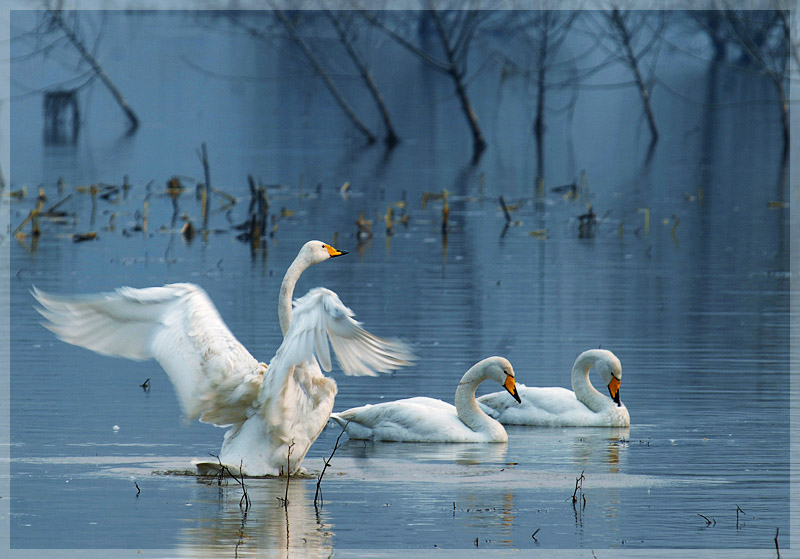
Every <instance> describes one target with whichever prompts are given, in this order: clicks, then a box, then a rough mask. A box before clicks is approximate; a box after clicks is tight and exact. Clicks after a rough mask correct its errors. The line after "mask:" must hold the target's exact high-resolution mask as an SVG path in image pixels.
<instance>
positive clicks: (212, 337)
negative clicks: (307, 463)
mask: <svg viewBox="0 0 800 559" xmlns="http://www.w3.org/2000/svg"><path fill="white" fill-rule="evenodd" d="M342 254H347V253H346V252H344V251H339V250H337V249H335V248H334V247H332V246H331V245H328V244H325V243H323V242H321V241H309V242H307V243H306V244H305V245H303V247H302V248H301V249H300V252H299V253H298V255H297V257H296V258H295V260H294V262H292V264H291V265H290V266H289V269H288V270H287V271H286V275H285V276H284V278H283V282H282V284H281V288H280V295H279V300H278V316H279V320H280V326H281V330H282V331H283V335H284V338H283V343H281V345H280V347H279V348H278V350H277V351H276V353H275V355H274V356H273V358H272V360H271V361H270V363H269V365H266V364H264V363H259V362H258V361H257V360H256V359H255V358H254V357H253V356H252V355H251V354H250V353H249V352H248V351H247V350H246V349H245V347H244V346H243V345H242V344H241V343H239V341H238V340H237V339H236V338H235V337H234V335H233V334H232V333H231V331H230V330H229V329H228V327H227V326H226V325H225V323H224V322H223V320H222V318H221V317H220V315H219V313H218V312H217V309H216V308H215V307H214V304H213V303H212V302H211V299H210V298H209V297H208V295H207V294H206V293H205V291H203V289H202V288H200V287H199V286H197V285H194V284H190V283H176V284H169V285H165V286H163V287H149V288H145V289H134V288H131V287H120V288H118V289H116V290H115V291H113V292H108V293H99V294H90V295H78V296H72V297H64V296H57V295H51V294H48V293H45V292H43V291H40V290H39V289H36V288H35V287H34V288H33V295H34V297H35V298H36V300H37V301H38V302H39V304H40V305H41V308H37V310H38V311H39V312H40V313H41V314H42V315H43V316H44V317H45V318H46V319H47V321H48V322H46V323H44V325H45V326H46V327H47V328H49V329H50V330H51V331H53V332H54V333H55V334H56V335H57V336H58V337H59V338H60V339H61V340H63V341H65V342H67V343H70V344H73V345H77V346H81V347H85V348H87V349H90V350H92V351H95V352H97V353H100V354H103V355H112V356H118V357H126V358H129V359H136V360H144V359H151V358H152V359H155V360H156V361H158V363H159V364H160V365H161V366H162V367H163V369H164V370H165V371H166V373H167V375H168V376H169V378H170V380H171V381H172V384H173V385H174V387H175V391H176V393H177V396H178V400H179V401H180V404H181V408H182V409H183V412H184V414H185V416H186V417H187V418H188V419H199V420H200V421H203V422H206V423H213V424H215V425H218V426H221V427H229V430H228V431H227V432H226V433H225V439H224V441H223V444H222V449H221V450H220V453H219V462H216V461H215V462H211V461H202V462H196V465H197V468H198V471H201V472H204V471H209V470H213V469H214V467H215V466H217V467H218V466H219V464H220V463H221V464H224V465H225V466H226V467H228V468H229V469H231V470H232V471H234V472H241V473H243V474H246V475H250V476H264V475H281V474H285V473H287V471H288V473H289V474H294V473H297V472H299V471H301V470H302V467H301V465H300V464H301V462H302V460H303V458H304V457H305V455H306V452H308V449H309V447H310V446H311V444H312V443H313V442H314V441H315V440H316V438H317V437H318V436H319V434H320V433H321V432H322V429H323V428H324V427H325V424H326V423H327V421H328V418H329V416H330V413H331V410H332V409H333V402H334V398H335V396H336V391H337V388H336V382H335V381H334V380H333V379H331V378H329V377H326V376H325V375H324V374H323V373H322V370H325V371H326V372H329V371H330V370H331V369H332V366H331V353H330V348H329V342H330V347H333V351H334V353H335V355H336V358H337V360H338V362H339V365H340V366H341V368H342V370H343V371H344V372H345V373H346V374H349V375H370V376H374V375H376V374H377V373H379V372H388V371H391V370H395V369H398V368H400V367H403V366H406V365H409V364H411V362H412V361H413V359H414V356H413V354H412V352H411V351H410V349H409V348H408V346H406V345H405V344H404V343H402V342H400V341H398V340H387V339H383V338H379V337H377V336H374V335H372V334H370V333H369V332H367V331H366V330H364V329H363V328H361V326H360V323H358V322H356V321H355V320H354V319H353V312H352V311H351V310H350V309H348V308H347V307H346V306H344V304H342V302H341V300H340V299H339V297H338V296H337V295H336V293H334V292H333V291H330V290H329V289H325V288H321V287H317V288H314V289H311V290H310V291H309V292H308V293H307V294H306V295H305V296H303V297H301V298H300V299H297V300H296V301H294V309H293V308H292V307H293V305H292V296H293V293H294V287H295V285H296V283H297V280H298V279H299V277H300V275H301V274H302V273H303V271H304V270H306V269H307V268H308V267H309V266H312V265H314V264H318V263H320V262H324V261H325V260H328V259H330V258H333V257H336V256H340V255H342Z"/></svg>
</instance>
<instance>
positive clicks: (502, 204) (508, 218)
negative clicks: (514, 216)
mask: <svg viewBox="0 0 800 559" xmlns="http://www.w3.org/2000/svg"><path fill="white" fill-rule="evenodd" d="M500 207H501V208H503V213H504V214H506V223H511V214H510V213H508V207H507V206H506V201H505V200H503V197H502V196H500Z"/></svg>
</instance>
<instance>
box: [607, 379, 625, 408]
mask: <svg viewBox="0 0 800 559" xmlns="http://www.w3.org/2000/svg"><path fill="white" fill-rule="evenodd" d="M619 384H620V382H619V379H618V378H617V377H611V382H609V383H608V393H609V394H611V399H612V400H614V403H615V404H617V405H618V406H621V405H622V403H621V402H620V401H619Z"/></svg>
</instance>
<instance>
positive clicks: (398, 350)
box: [279, 287, 415, 376]
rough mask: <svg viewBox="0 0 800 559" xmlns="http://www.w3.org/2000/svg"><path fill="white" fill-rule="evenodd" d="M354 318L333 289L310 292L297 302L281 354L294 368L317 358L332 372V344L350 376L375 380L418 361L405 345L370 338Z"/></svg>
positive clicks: (312, 290) (343, 367)
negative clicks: (381, 375) (377, 376)
mask: <svg viewBox="0 0 800 559" xmlns="http://www.w3.org/2000/svg"><path fill="white" fill-rule="evenodd" d="M353 316H354V315H353V311H351V310H350V309H348V308H347V307H345V306H344V304H343V303H342V301H341V300H340V299H339V297H338V296H337V295H336V293H334V292H333V291H331V290H330V289H325V288H324V287H316V288H314V289H311V290H310V291H309V292H308V293H307V294H306V295H305V296H303V297H301V298H300V299H297V300H296V301H295V302H294V312H293V314H292V323H291V326H290V327H289V331H288V332H287V333H286V336H285V338H284V340H283V344H281V349H280V350H279V351H283V352H284V354H285V356H284V358H285V359H287V360H288V361H289V362H290V363H291V364H297V363H303V362H305V361H308V360H310V359H312V358H313V356H314V355H316V356H317V358H318V359H319V363H320V365H321V366H322V368H323V369H324V370H325V371H330V370H331V353H330V349H329V346H328V340H330V346H331V347H333V351H334V353H335V354H336V358H337V360H338V361H339V365H340V366H341V368H342V370H343V371H344V372H345V373H346V374H348V375H368V376H376V375H377V374H378V373H385V372H389V371H392V370H395V369H399V368H400V367H405V366H408V365H411V363H412V362H413V361H414V359H415V358H414V354H413V353H412V351H411V350H410V349H409V347H408V346H407V345H406V344H404V343H403V342H401V341H399V340H387V339H384V338H379V337H377V336H374V335H373V334H370V333H369V332H367V331H366V330H364V329H363V328H362V327H361V324H360V323H359V322H357V321H355V320H354V319H353Z"/></svg>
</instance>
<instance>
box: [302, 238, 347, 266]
mask: <svg viewBox="0 0 800 559" xmlns="http://www.w3.org/2000/svg"><path fill="white" fill-rule="evenodd" d="M345 254H347V251H345V250H339V249H337V248H334V247H333V246H331V245H329V244H327V243H323V242H322V241H308V242H307V243H306V244H304V245H303V247H302V248H301V249H300V252H299V254H298V255H297V256H298V257H299V258H302V259H303V260H305V261H306V263H307V264H308V265H309V266H311V265H313V264H319V263H320V262H325V261H326V260H329V259H331V258H334V257H336V256H343V255H345Z"/></svg>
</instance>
